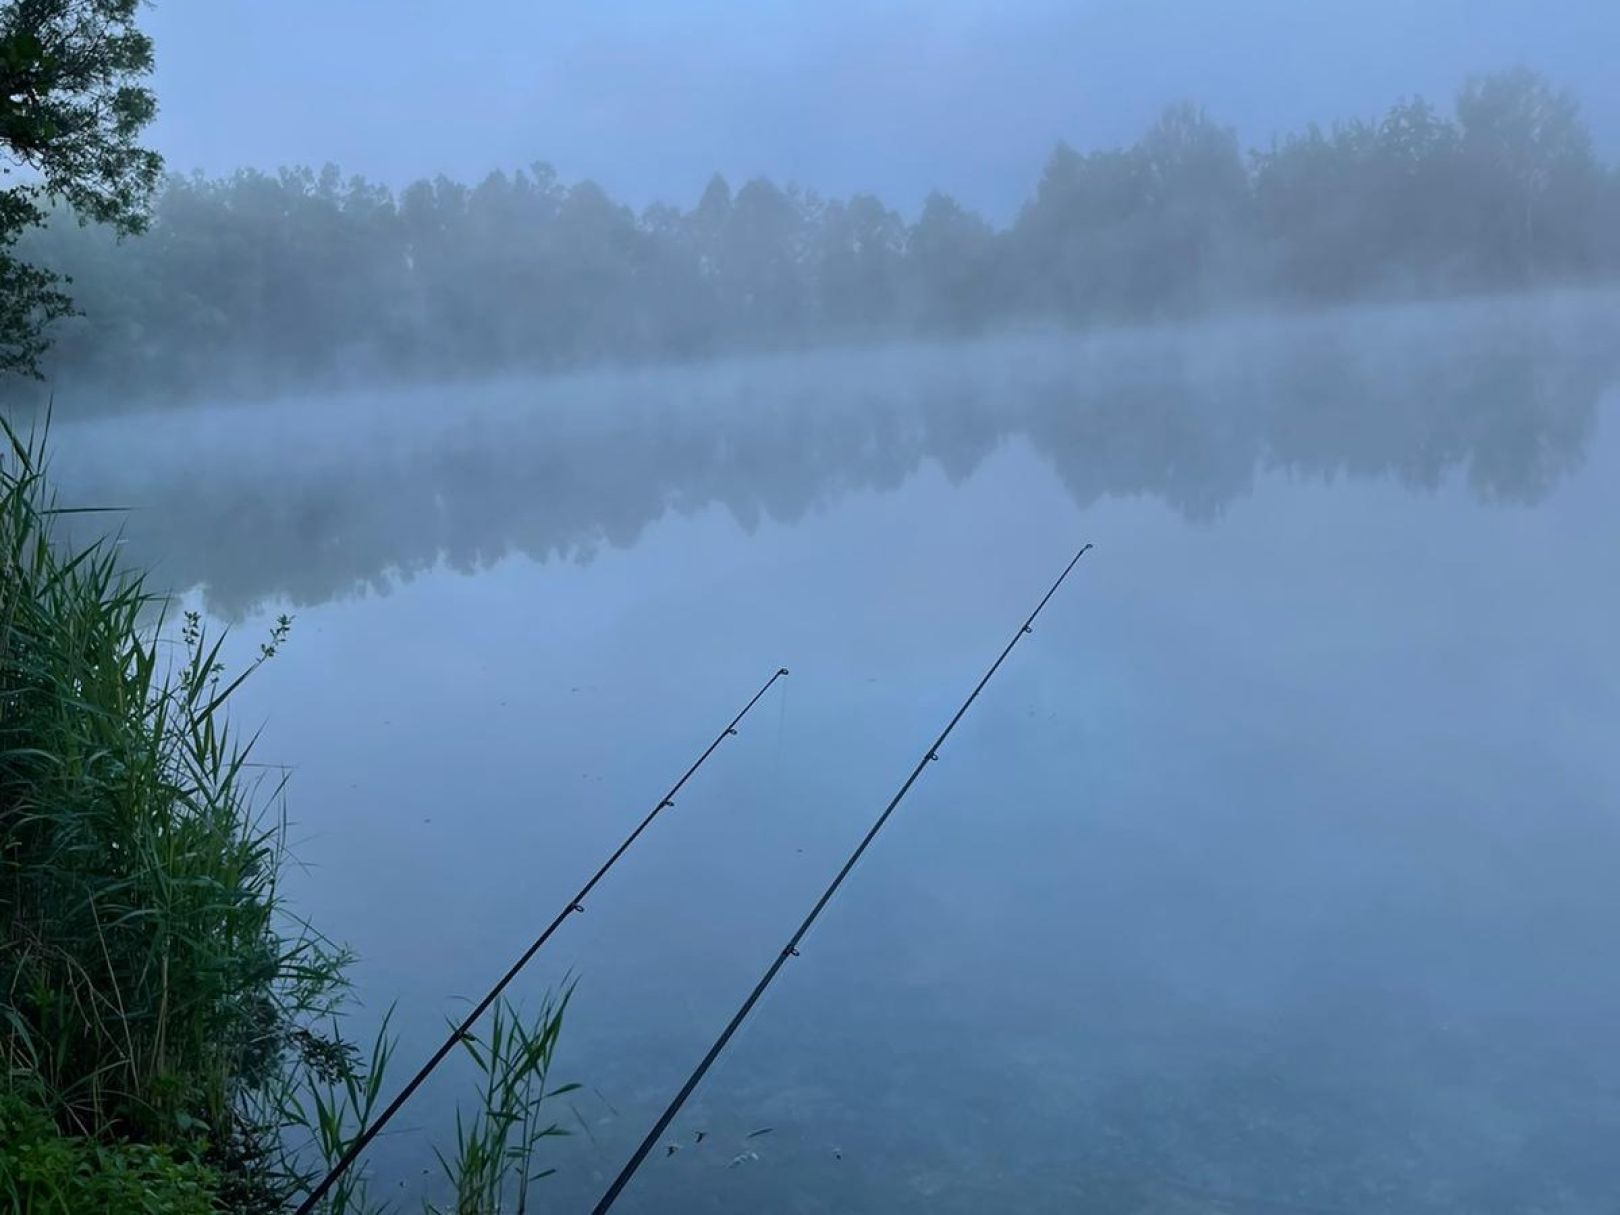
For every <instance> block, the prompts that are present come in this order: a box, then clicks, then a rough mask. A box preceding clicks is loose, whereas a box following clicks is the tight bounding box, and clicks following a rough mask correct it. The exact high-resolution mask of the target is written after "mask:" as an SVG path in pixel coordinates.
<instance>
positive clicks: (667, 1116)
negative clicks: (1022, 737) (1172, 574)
mask: <svg viewBox="0 0 1620 1215" xmlns="http://www.w3.org/2000/svg"><path fill="white" fill-rule="evenodd" d="M1090 549H1091V545H1089V544H1087V545H1085V546H1084V547H1083V548H1081V550H1080V551H1079V552H1078V553H1076V554H1075V555H1074V557H1073V558H1072V559H1070V561H1069V564H1068V565H1066V566H1064V568H1063V572H1062V573H1061V574H1059V575H1058V577H1057V581H1056V582H1054V583H1053V584H1052V586H1051V588H1050V589H1049V590H1048V591H1047V592H1046V594H1045V595H1043V596H1042V597H1041V601H1040V602H1039V603H1037V604H1036V605H1035V610H1034V611H1033V612H1031V613H1030V614H1029V617H1028V618H1027V619H1026V620H1025V621H1024V623H1023V624H1022V625H1021V626H1020V627H1019V629H1018V631H1017V632H1016V633H1014V634H1013V637H1012V640H1011V641H1009V642H1008V643H1007V646H1006V648H1005V649H1004V650H1002V651H1001V655H1000V657H998V658H997V659H996V660H995V661H994V662H993V663H991V664H990V669H989V670H988V671H986V672H985V673H984V676H983V677H982V678H981V679H980V680H979V682H978V684H977V686H975V687H974V689H973V691H972V692H970V693H969V694H968V698H967V699H966V700H964V701H963V702H962V706H961V708H959V709H957V710H956V716H954V717H952V718H951V720H950V724H949V725H947V726H946V727H945V729H944V730H943V731H941V732H940V736H939V737H938V738H936V739H935V740H934V742H933V745H932V746H930V747H929V748H928V750H927V751H925V752H924V753H923V757H922V758H921V759H920V760H918V761H917V766H916V767H915V768H913V769H912V770H911V775H910V776H908V777H906V782H905V784H903V785H901V786H900V791H899V792H898V793H896V794H895V795H894V797H893V798H892V799H891V800H890V802H889V804H888V805H887V806H886V807H884V810H883V813H882V814H880V815H878V817H877V821H876V822H874V823H873V824H872V826H871V829H870V830H868V831H867V833H866V835H865V837H864V838H863V839H862V840H861V842H860V844H859V845H857V846H856V848H855V851H854V852H852V853H850V854H849V859H848V860H846V861H845V862H844V867H843V868H842V869H840V870H839V871H838V875H837V876H836V877H834V878H833V880H832V884H831V885H830V886H828V887H827V889H826V890H825V891H823V892H822V895H821V897H820V898H819V899H817V900H816V904H815V906H814V907H812V908H811V909H810V914H809V915H807V916H805V917H804V922H803V923H802V924H800V925H799V927H798V929H797V930H796V931H795V932H794V934H793V935H792V936H791V937H789V938H788V942H787V945H786V946H785V947H784V948H783V949H782V952H781V953H779V954H777V955H776V959H775V960H774V961H773V962H772V963H771V964H770V966H769V967H768V968H767V969H766V971H765V973H764V975H763V976H761V978H760V980H759V982H758V983H756V984H754V990H753V991H751V992H749V993H748V998H747V999H746V1000H744V1001H743V1002H742V1007H740V1008H738V1009H737V1012H736V1014H735V1015H734V1016H733V1017H732V1018H731V1021H730V1022H729V1023H728V1024H727V1025H726V1027H725V1029H724V1030H722V1031H721V1033H720V1036H719V1037H718V1038H716V1039H715V1042H714V1045H713V1046H711V1047H709V1053H708V1054H706V1055H704V1056H703V1060H702V1062H700V1063H699V1064H698V1065H697V1068H696V1070H694V1071H693V1072H692V1074H691V1075H690V1076H688V1077H687V1080H686V1083H685V1084H683V1085H681V1090H680V1092H678V1093H676V1094H675V1099H674V1100H673V1101H671V1102H670V1103H669V1106H668V1107H667V1108H666V1109H665V1110H664V1112H663V1114H662V1115H660V1116H659V1119H658V1121H657V1122H656V1123H654V1124H653V1128H652V1130H650V1131H648V1132H647V1137H646V1138H645V1139H643V1140H642V1141H641V1146H640V1147H638V1148H636V1151H635V1154H634V1155H633V1156H631V1157H630V1160H629V1162H628V1163H627V1164H626V1165H625V1166H624V1168H623V1169H621V1170H620V1172H619V1175H618V1176H617V1177H615V1178H614V1179H613V1184H612V1185H610V1186H608V1188H607V1192H606V1193H605V1194H603V1195H602V1199H601V1201H600V1202H598V1203H597V1204H596V1206H594V1207H593V1208H591V1215H604V1212H606V1211H607V1210H608V1209H609V1208H610V1207H612V1206H613V1204H614V1202H616V1201H617V1200H618V1197H619V1194H620V1193H621V1192H622V1191H623V1189H624V1187H625V1186H626V1185H628V1184H629V1182H630V1179H631V1178H632V1177H634V1176H635V1173H636V1170H637V1169H639V1168H640V1167H641V1164H642V1162H643V1161H644V1160H646V1159H647V1154H648V1153H649V1152H651V1151H652V1150H653V1148H654V1146H656V1145H657V1143H658V1140H659V1139H660V1138H661V1137H662V1136H663V1134H664V1132H665V1131H666V1130H668V1129H669V1124H670V1123H671V1122H673V1121H674V1120H675V1116H676V1115H677V1114H679V1113H680V1112H681V1107H682V1106H683V1105H685V1104H686V1099H687V1098H688V1097H690V1096H691V1095H692V1092H693V1090H694V1089H696V1088H697V1086H698V1085H699V1084H700V1083H701V1082H702V1080H703V1077H704V1076H705V1075H706V1074H707V1073H708V1070H709V1068H710V1067H712V1066H713V1065H714V1061H715V1060H716V1059H718V1058H719V1057H720V1052H722V1051H723V1050H725V1049H726V1044H727V1043H728V1042H730V1041H731V1038H732V1035H733V1034H735V1033H736V1032H737V1029H738V1027H739V1026H741V1025H742V1023H743V1020H744V1019H745V1018H746V1017H747V1016H748V1014H749V1012H750V1011H751V1010H752V1009H753V1007H754V1005H755V1004H757V1003H758V1002H759V998H760V997H761V996H763V995H764V994H765V989H766V988H767V987H769V986H770V985H771V982H772V980H774V979H775V978H776V976H777V974H778V973H779V972H780V971H781V969H782V967H783V966H785V965H786V964H787V960H788V959H789V958H796V957H798V956H799V942H800V941H802V940H803V939H804V936H805V934H806V933H808V932H809V931H810V928H811V926H812V925H813V924H815V922H816V919H817V917H819V916H820V915H821V912H822V910H823V909H824V908H825V907H826V906H827V904H828V903H830V902H831V901H832V897H833V895H835V894H837V893H838V888H839V887H840V886H842V885H843V884H844V879H845V878H846V877H848V876H849V872H850V870H851V869H853V868H855V863H856V862H857V861H859V860H860V859H861V855H862V854H863V853H864V852H865V851H866V849H867V847H868V846H869V845H870V844H871V843H872V841H873V840H874V839H875V838H877V833H878V832H879V831H881V830H883V824H884V823H886V822H888V821H889V816H890V815H891V814H893V813H894V811H895V807H897V806H898V805H899V804H900V802H901V800H902V799H903V798H904V797H905V796H906V794H907V793H909V792H911V786H912V785H914V784H916V783H917V778H918V777H919V776H921V775H922V773H923V769H924V768H926V767H927V766H928V765H929V764H930V763H931V762H933V761H934V760H937V759H938V758H939V749H940V747H941V746H943V745H944V743H945V740H946V739H947V738H949V737H950V736H951V731H952V730H954V729H956V723H957V722H959V721H961V720H962V718H963V716H964V715H965V714H966V713H967V711H968V708H969V707H970V706H971V705H972V704H973V702H974V701H975V700H977V699H978V698H979V693H980V692H982V691H984V687H985V685H986V684H987V683H989V682H990V679H991V677H992V676H993V675H994V674H995V673H996V671H997V670H999V669H1000V667H1001V664H1002V663H1003V662H1005V661H1006V660H1007V655H1009V654H1011V653H1012V651H1013V647H1014V646H1016V645H1017V644H1018V643H1019V641H1020V640H1022V638H1023V637H1024V636H1025V635H1026V634H1028V633H1030V632H1032V631H1033V628H1034V624H1035V618H1036V617H1037V616H1039V615H1040V614H1041V610H1042V609H1043V608H1044V607H1046V605H1047V603H1048V601H1050V600H1051V598H1052V596H1053V595H1055V594H1057V591H1058V588H1059V587H1060V586H1062V585H1063V582H1064V580H1065V579H1066V578H1068V576H1069V571H1070V570H1072V569H1074V567H1075V566H1076V565H1077V564H1079V561H1080V558H1082V557H1084V556H1085V555H1086V553H1087V552H1088V551H1089V550H1090Z"/></svg>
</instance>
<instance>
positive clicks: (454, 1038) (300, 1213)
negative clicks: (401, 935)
mask: <svg viewBox="0 0 1620 1215" xmlns="http://www.w3.org/2000/svg"><path fill="white" fill-rule="evenodd" d="M787 673H788V669H787V668H786V667H779V668H778V669H777V672H776V674H774V675H772V676H771V677H770V678H769V679H767V680H766V681H765V684H764V686H763V687H761V688H760V690H759V691H757V692H755V693H754V695H753V697H752V698H751V699H750V700H749V701H748V703H747V704H745V705H744V706H743V707H742V711H741V712H739V713H738V714H737V716H735V717H733V718H732V719H731V721H729V722H728V723H727V724H726V727H725V729H723V730H721V731H720V733H719V734H717V735H715V738H714V741H713V742H711V743H710V744H709V745H708V748H707V749H706V750H705V751H704V752H703V754H702V755H699V756H698V757H697V759H695V760H694V761H693V762H692V766H691V767H690V768H688V769H687V770H686V771H685V772H684V773H682V774H681V779H680V780H678V781H676V782H675V784H674V785H672V786H671V787H670V790H669V792H668V793H666V794H664V796H663V797H662V798H660V799H659V801H658V804H657V805H655V806H654V807H653V808H652V809H651V810H650V811H649V812H648V813H647V816H646V817H645V818H643V819H642V820H641V822H640V823H639V824H637V826H636V829H635V830H634V831H632V832H631V833H630V834H629V835H627V836H625V838H624V842H623V843H621V844H620V845H619V846H618V847H617V848H615V849H614V850H613V855H611V856H609V857H608V859H607V860H605V861H603V862H602V865H601V867H600V868H598V869H597V871H596V872H595V873H593V874H591V878H590V880H589V881H588V882H586V883H585V884H584V885H583V886H581V887H580V888H579V892H578V893H577V894H575V895H574V897H573V898H571V899H569V900H568V902H567V903H565V904H564V905H563V909H562V910H561V911H559V912H558V913H557V916H556V918H555V919H553V920H552V921H551V923H549V924H547V925H546V928H545V931H544V932H542V933H541V934H540V935H539V936H538V937H536V938H535V939H534V943H533V944H531V945H530V946H529V947H528V948H527V949H525V950H524V951H523V953H522V955H521V956H520V957H519V958H518V960H517V961H516V962H514V963H512V966H511V968H510V969H509V970H507V972H506V973H505V974H504V975H502V976H501V978H500V981H499V982H497V983H496V984H495V986H494V987H491V988H490V989H489V992H488V993H487V994H486V995H485V996H484V998H483V999H482V1000H480V1001H478V1003H477V1004H476V1005H474V1006H473V1010H472V1011H471V1012H470V1013H468V1014H467V1015H466V1017H465V1018H463V1019H462V1021H461V1023H460V1024H459V1025H457V1026H456V1027H455V1029H453V1030H451V1031H450V1036H449V1037H448V1038H446V1039H445V1040H444V1042H443V1043H442V1044H441V1045H440V1046H439V1049H438V1050H436V1051H434V1052H433V1054H432V1055H431V1056H429V1058H428V1061H427V1062H426V1063H424V1064H423V1065H422V1067H421V1069H420V1070H419V1071H418V1072H417V1073H416V1075H414V1076H412V1077H411V1080H410V1083H408V1084H407V1085H406V1086H405V1087H404V1088H402V1089H401V1090H400V1091H399V1095H398V1096H396V1097H395V1098H394V1099H393V1100H392V1101H391V1102H389V1103H388V1108H387V1109H385V1110H383V1112H382V1113H381V1114H379V1115H378V1116H377V1120H376V1121H375V1122H373V1123H372V1124H371V1125H370V1126H368V1127H366V1128H364V1129H363V1130H362V1131H361V1132H360V1134H358V1135H357V1136H355V1139H354V1142H353V1143H351V1144H350V1145H349V1147H348V1150H347V1151H345V1152H344V1153H343V1155H342V1156H341V1157H339V1158H338V1162H337V1163H336V1164H334V1165H333V1166H332V1168H331V1170H330V1171H329V1172H328V1173H327V1174H326V1176H325V1177H323V1178H321V1181H320V1183H319V1184H318V1185H317V1186H316V1187H315V1188H314V1189H312V1190H311V1191H310V1192H309V1195H308V1197H306V1198H305V1199H304V1201H303V1202H301V1203H299V1204H298V1210H297V1212H296V1215H310V1212H312V1211H313V1210H314V1209H315V1204H316V1203H318V1202H320V1200H321V1199H322V1198H324V1197H325V1196H326V1192H327V1191H328V1190H330V1189H331V1188H332V1186H333V1185H334V1184H335V1183H336V1181H337V1180H338V1178H340V1177H342V1176H343V1174H344V1173H346V1172H347V1171H348V1170H349V1167H350V1166H351V1165H353V1164H354V1162H355V1161H356V1160H357V1159H358V1158H359V1156H360V1153H361V1152H363V1151H365V1150H366V1148H367V1146H369V1145H370V1143H371V1141H372V1140H373V1139H375V1138H376V1137H377V1136H378V1135H379V1134H380V1133H381V1132H382V1129H383V1127H385V1126H387V1125H388V1123H389V1120H390V1119H392V1118H393V1116H394V1115H395V1114H397V1113H399V1111H400V1109H401V1108H402V1107H403V1106H404V1104H405V1103H406V1102H407V1101H409V1100H410V1099H411V1095H412V1094H413V1093H415V1092H416V1090H417V1089H418V1088H420V1087H421V1085H422V1082H423V1081H424V1080H426V1079H427V1078H428V1076H429V1075H431V1074H432V1072H433V1069H434V1068H436V1067H438V1066H439V1064H440V1063H443V1062H444V1059H445V1056H446V1055H448V1054H449V1053H450V1052H451V1051H452V1050H454V1049H455V1048H456V1043H458V1042H460V1041H461V1040H462V1039H463V1038H465V1037H466V1036H467V1033H468V1031H469V1030H471V1029H472V1027H473V1025H474V1024H475V1023H476V1022H477V1020H478V1018H479V1017H481V1016H483V1015H484V1013H485V1012H486V1011H488V1009H489V1006H490V1005H491V1004H493V1003H494V1002H495V1001H496V999H497V998H498V997H499V996H500V994H501V992H503V991H505V990H506V986H507V984H509V983H510V982H511V981H512V980H513V979H515V978H517V975H518V972H519V971H520V970H522V969H523V968H524V967H525V966H527V965H528V963H529V959H530V958H532V957H534V955H535V954H537V953H539V952H540V947H541V946H543V945H544V944H545V943H546V942H547V941H549V940H550V939H551V935H552V933H554V932H556V931H557V929H558V928H560V927H561V926H562V923H563V921H564V920H566V919H567V918H568V917H569V916H571V915H573V914H575V913H576V912H582V911H584V910H585V899H586V897H587V896H588V895H589V894H590V893H591V891H592V890H594V889H595V888H596V884H597V883H598V882H600V881H601V880H602V879H603V878H604V877H605V876H606V875H607V871H608V870H609V869H612V868H613V866H614V865H615V864H616V863H617V862H618V860H619V858H620V857H621V856H623V855H624V854H625V853H626V852H628V851H629V850H630V845H631V844H633V843H635V842H636V839H637V838H638V837H639V836H640V835H641V833H642V832H643V831H645V830H646V829H647V828H648V827H649V826H651V825H652V821H653V819H655V818H657V817H658V816H659V815H660V814H661V813H663V811H664V810H665V809H667V808H669V807H671V806H673V805H674V804H675V795H676V794H677V793H679V792H680V791H681V787H682V786H683V785H685V784H686V782H687V781H688V780H690V779H691V778H692V775H693V774H694V773H695V772H696V771H697V770H698V769H699V768H701V767H702V766H703V763H704V761H705V760H707V759H708V758H709V756H711V755H713V754H714V752H715V750H716V749H717V748H718V747H719V746H720V744H721V743H723V742H724V741H725V740H726V739H727V738H731V737H733V736H735V735H736V733H737V726H738V724H739V723H740V722H741V721H742V719H743V718H744V717H747V716H748V711H749V710H750V709H752V708H753V707H754V706H755V705H756V704H758V703H759V701H760V698H761V697H762V696H764V695H765V693H766V692H768V691H770V690H771V685H773V684H774V683H775V682H776V681H777V680H778V679H781V678H782V677H783V676H784V675H786V674H787Z"/></svg>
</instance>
